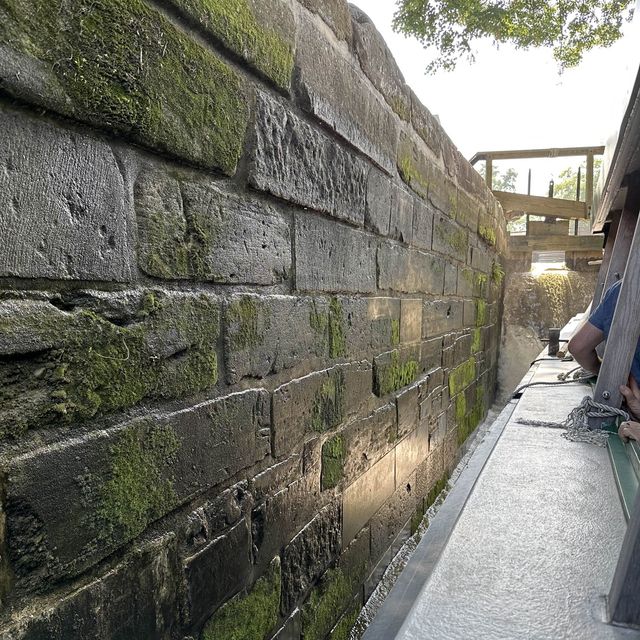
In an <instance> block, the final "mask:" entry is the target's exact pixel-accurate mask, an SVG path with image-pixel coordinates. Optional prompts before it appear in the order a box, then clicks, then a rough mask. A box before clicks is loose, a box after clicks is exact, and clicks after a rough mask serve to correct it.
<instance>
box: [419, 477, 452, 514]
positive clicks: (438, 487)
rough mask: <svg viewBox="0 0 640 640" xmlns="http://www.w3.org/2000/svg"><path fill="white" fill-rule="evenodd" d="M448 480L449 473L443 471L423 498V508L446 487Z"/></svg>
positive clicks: (432, 501)
mask: <svg viewBox="0 0 640 640" xmlns="http://www.w3.org/2000/svg"><path fill="white" fill-rule="evenodd" d="M448 482H449V474H448V473H445V474H444V475H442V476H441V477H440V479H439V480H438V481H437V482H436V483H435V484H434V485H433V487H432V488H431V491H429V493H428V494H427V497H426V498H425V510H426V509H428V508H429V507H430V506H431V505H432V504H433V503H434V502H435V501H436V500H437V499H438V496H439V495H440V494H441V493H442V492H443V491H444V490H445V489H446V488H447V484H448Z"/></svg>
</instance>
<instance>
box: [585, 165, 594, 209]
mask: <svg viewBox="0 0 640 640" xmlns="http://www.w3.org/2000/svg"><path fill="white" fill-rule="evenodd" d="M584 202H585V204H586V206H587V217H588V218H590V217H591V207H592V205H593V153H588V154H587V177H586V181H585V188H584Z"/></svg>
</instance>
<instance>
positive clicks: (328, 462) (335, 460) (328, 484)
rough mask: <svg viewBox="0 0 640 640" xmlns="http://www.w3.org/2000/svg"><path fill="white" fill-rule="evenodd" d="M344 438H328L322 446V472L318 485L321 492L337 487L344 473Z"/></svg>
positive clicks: (339, 436)
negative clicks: (319, 484) (320, 487)
mask: <svg viewBox="0 0 640 640" xmlns="http://www.w3.org/2000/svg"><path fill="white" fill-rule="evenodd" d="M344 458H345V448H344V438H343V436H342V435H337V436H334V437H333V438H330V439H329V440H327V441H326V442H325V443H324V444H323V445H322V472H321V476H320V483H321V486H322V490H323V491H326V490H327V489H333V488H334V487H337V486H338V485H339V484H340V482H341V480H342V476H343V471H344Z"/></svg>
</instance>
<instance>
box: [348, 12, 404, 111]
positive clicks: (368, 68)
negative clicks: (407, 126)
mask: <svg viewBox="0 0 640 640" xmlns="http://www.w3.org/2000/svg"><path fill="white" fill-rule="evenodd" d="M350 9H351V15H352V16H353V44H354V47H355V51H356V55H357V56H358V60H359V61H360V66H361V67H362V70H363V71H364V73H365V75H366V76H367V77H368V78H369V80H371V82H372V83H373V85H374V86H375V87H376V89H378V91H380V93H381V94H382V95H383V96H384V98H385V100H386V101H387V103H388V104H389V106H390V107H391V108H392V109H393V110H394V111H395V112H396V113H397V114H398V116H400V118H402V119H403V120H405V121H407V122H409V121H410V119H411V94H410V93H409V88H408V87H407V85H406V83H405V81H404V77H403V75H402V73H401V71H400V69H399V68H398V65H397V64H396V61H395V59H394V57H393V55H392V54H391V51H390V50H389V47H388V45H387V43H386V42H385V40H384V38H383V37H382V35H380V32H379V31H378V30H377V29H376V28H375V26H374V24H373V22H372V21H371V20H370V18H369V17H368V16H367V15H366V14H365V13H364V12H363V11H361V10H360V9H358V8H357V7H355V6H354V5H350Z"/></svg>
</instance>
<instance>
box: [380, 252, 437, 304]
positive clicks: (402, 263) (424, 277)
mask: <svg viewBox="0 0 640 640" xmlns="http://www.w3.org/2000/svg"><path fill="white" fill-rule="evenodd" d="M378 286H379V288H380V289H383V290H388V289H391V290H395V291H400V292H402V293H433V294H439V295H441V294H442V292H443V289H444V262H443V260H442V259H441V258H439V257H437V256H434V255H431V254H429V253H424V252H422V251H418V250H416V249H408V248H406V247H403V246H401V245H396V244H392V243H390V242H383V243H382V244H381V245H380V247H379V248H378Z"/></svg>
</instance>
